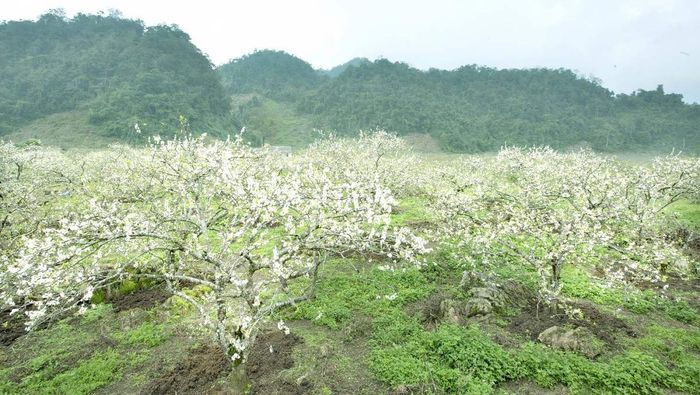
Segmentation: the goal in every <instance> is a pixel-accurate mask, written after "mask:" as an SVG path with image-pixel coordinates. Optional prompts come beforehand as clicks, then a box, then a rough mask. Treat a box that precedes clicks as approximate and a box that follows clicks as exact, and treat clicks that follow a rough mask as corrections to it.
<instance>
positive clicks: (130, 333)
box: [0, 130, 700, 394]
mask: <svg viewBox="0 0 700 395" xmlns="http://www.w3.org/2000/svg"><path fill="white" fill-rule="evenodd" d="M0 149H1V150H2V151H1V153H2V154H1V155H0V161H1V163H0V169H1V170H2V173H1V176H2V178H1V179H0V180H1V183H0V188H1V189H0V204H1V206H0V213H2V219H1V220H2V225H1V226H0V246H1V247H2V248H1V249H0V250H1V251H2V253H1V254H0V284H3V286H2V289H0V300H1V301H2V320H3V331H2V349H1V350H2V353H1V354H0V358H1V359H0V361H2V368H0V392H2V393H28V394H30V393H37V392H49V393H93V392H98V393H175V392H176V391H177V393H204V392H213V393H233V394H235V393H242V392H248V393H254V394H272V393H279V394H288V393H318V394H330V393H367V394H376V393H397V394H399V393H475V394H476V393H479V394H482V393H490V392H496V393H510V392H515V393H523V392H526V393H527V392H530V393H542V392H551V393H566V392H571V393H590V392H604V393H664V392H673V391H675V392H681V393H698V389H700V381H698V380H699V378H700V310H699V309H700V299H698V296H699V295H700V294H699V293H698V291H700V289H699V288H698V270H699V269H700V266H699V263H700V261H698V255H699V254H700V238H699V237H698V231H699V229H700V205H699V204H698V203H697V202H698V199H700V159H698V158H697V157H684V156H679V155H672V156H666V157H658V158H656V159H654V160H653V161H647V162H644V163H641V164H640V163H633V162H629V161H622V160H618V159H615V158H613V157H610V156H604V155H600V154H595V153H592V152H591V151H587V150H577V151H571V152H557V151H554V150H552V149H550V148H531V149H521V148H510V147H509V148H504V149H502V150H501V151H499V152H498V153H497V154H495V155H487V156H484V155H482V156H478V155H476V156H474V155H472V156H467V155H421V154H415V153H413V152H412V151H411V149H410V147H409V146H408V145H407V144H406V143H405V141H404V140H402V139H401V138H398V137H396V136H394V135H391V134H388V133H386V132H383V131H374V132H368V133H362V134H361V135H360V136H359V137H358V138H354V139H344V138H339V137H336V136H333V135H327V136H325V137H324V138H323V139H320V140H319V141H317V142H316V143H314V144H312V145H311V146H310V147H309V148H307V149H305V150H302V151H299V152H296V153H294V154H293V155H291V156H288V155H286V154H281V153H279V152H275V151H269V150H266V149H262V150H261V149H254V148H251V147H250V146H249V145H248V144H246V143H245V142H244V140H243V138H242V136H240V135H238V136H231V137H230V138H229V139H227V140H224V141H214V142H210V141H208V140H207V139H206V138H205V137H194V136H191V135H189V134H187V132H186V131H184V130H183V131H181V133H180V134H179V135H178V136H177V137H176V138H174V139H160V138H154V139H152V140H151V143H150V144H149V145H148V146H146V147H141V148H138V147H136V148H135V147H130V146H126V145H122V146H113V147H111V148H109V149H106V150H99V151H93V152H90V153H87V154H86V153H79V154H71V153H70V152H69V153H62V152H61V151H59V150H55V149H51V148H42V147H38V146H24V147H18V146H15V145H13V144H9V143H3V145H2V146H0ZM24 329H29V330H30V332H29V333H28V334H24Z"/></svg>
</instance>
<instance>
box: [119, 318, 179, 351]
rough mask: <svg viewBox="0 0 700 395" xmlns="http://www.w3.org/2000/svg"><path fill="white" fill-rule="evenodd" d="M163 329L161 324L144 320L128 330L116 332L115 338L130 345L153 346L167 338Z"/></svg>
mask: <svg viewBox="0 0 700 395" xmlns="http://www.w3.org/2000/svg"><path fill="white" fill-rule="evenodd" d="M164 330H165V327H164V326H163V325H162V324H154V323H152V322H144V323H143V324H141V325H139V326H138V327H136V328H134V329H132V330H130V331H127V332H121V333H117V334H116V335H115V338H116V339H117V340H119V341H121V342H123V343H125V344H128V345H131V346H138V345H145V346H147V347H155V346H157V345H159V344H161V343H163V342H164V341H165V340H167V339H168V335H167V334H166V333H165V332H164Z"/></svg>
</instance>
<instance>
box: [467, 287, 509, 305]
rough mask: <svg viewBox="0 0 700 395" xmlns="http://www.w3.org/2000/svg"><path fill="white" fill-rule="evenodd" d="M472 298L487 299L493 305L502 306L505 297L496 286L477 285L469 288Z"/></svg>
mask: <svg viewBox="0 0 700 395" xmlns="http://www.w3.org/2000/svg"><path fill="white" fill-rule="evenodd" d="M471 295H472V298H476V299H484V300H487V301H488V302H489V303H490V304H491V305H492V306H493V307H503V305H504V304H505V298H504V296H503V293H502V292H501V290H499V289H498V288H496V287H478V288H472V289H471Z"/></svg>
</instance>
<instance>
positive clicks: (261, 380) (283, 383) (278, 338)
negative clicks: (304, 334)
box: [245, 331, 311, 395]
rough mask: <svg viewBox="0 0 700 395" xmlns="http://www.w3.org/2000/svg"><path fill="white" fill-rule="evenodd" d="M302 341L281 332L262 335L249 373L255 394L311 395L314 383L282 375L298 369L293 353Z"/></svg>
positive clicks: (252, 356) (254, 352)
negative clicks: (294, 379) (292, 379)
mask: <svg viewBox="0 0 700 395" xmlns="http://www.w3.org/2000/svg"><path fill="white" fill-rule="evenodd" d="M301 342H302V339H301V338H300V337H299V336H297V335H295V334H293V333H290V334H288V335H285V334H284V333H282V332H280V331H272V332H266V333H263V334H261V335H259V336H258V338H257V339H256V340H255V344H254V345H253V348H252V349H251V350H250V354H249V356H248V361H247V362H246V367H245V371H246V374H247V375H248V378H249V379H250V381H251V383H252V387H251V390H252V394H261V395H274V394H279V395H282V394H285V395H287V394H289V395H294V394H307V393H309V392H310V391H311V388H310V386H311V384H310V383H309V382H308V381H306V380H304V381H302V382H300V383H296V382H293V381H289V380H285V379H284V378H282V377H280V374H279V373H280V372H281V371H283V370H286V369H289V368H291V367H292V366H294V359H293V358H292V350H293V349H294V346H295V345H297V344H299V343H301Z"/></svg>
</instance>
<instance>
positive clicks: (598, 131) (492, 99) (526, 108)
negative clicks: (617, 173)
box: [218, 51, 700, 152]
mask: <svg viewBox="0 0 700 395" xmlns="http://www.w3.org/2000/svg"><path fill="white" fill-rule="evenodd" d="M218 71H219V73H220V74H221V76H222V79H223V80H224V84H225V85H226V87H227V89H229V91H230V92H231V93H235V94H240V93H258V94H262V95H266V96H268V97H271V98H274V99H276V100H281V101H284V102H286V103H288V104H290V105H293V106H296V107H297V109H298V113H300V114H302V115H303V116H304V117H313V119H314V126H315V127H319V128H323V129H328V130H335V131H337V132H338V133H340V134H353V133H356V132H357V130H359V129H370V128H375V127H380V128H383V129H386V130H391V131H395V132H397V133H399V134H401V135H410V134H413V133H429V134H430V135H431V136H433V137H435V138H436V139H437V140H438V141H439V142H440V143H441V145H442V147H443V148H444V149H446V150H448V151H460V152H484V151H495V150H497V149H498V148H500V147H501V146H503V145H520V146H523V145H527V146H531V145H550V146H553V147H555V148H567V147H584V148H593V149H596V150H600V151H630V150H642V151H657V152H668V151H670V150H671V149H672V148H677V149H681V150H683V151H684V152H699V151H700V138H698V133H697V132H698V129H697V125H698V124H699V123H700V106H699V105H686V104H684V103H683V102H682V100H681V96H680V95H677V94H666V93H665V92H664V91H663V88H662V87H660V88H659V89H657V90H654V91H644V90H639V91H637V92H635V93H633V94H631V95H624V94H622V95H618V96H615V95H614V93H613V92H611V91H610V90H608V89H605V88H603V87H602V86H600V85H599V84H598V82H597V81H595V80H589V79H586V78H582V77H580V76H578V75H576V74H575V73H574V72H573V71H571V70H566V69H557V70H551V69H528V70H519V69H504V70H498V69H493V68H489V67H481V66H475V65H470V66H463V67H461V68H459V69H456V70H453V71H445V70H436V69H431V70H429V71H427V72H424V71H420V70H418V69H415V68H412V67H409V66H408V65H407V64H405V63H399V62H396V63H392V62H390V61H388V60H385V59H380V60H377V61H374V62H369V61H367V60H364V61H363V60H356V61H354V62H353V61H351V62H348V64H346V65H341V66H339V68H338V69H334V71H333V72H332V73H323V71H322V72H321V74H326V75H329V76H331V78H321V77H319V75H318V73H316V74H315V73H314V70H313V69H312V68H311V66H310V65H309V64H308V63H306V62H304V61H303V60H300V59H298V58H296V57H294V56H292V55H289V54H286V53H283V52H276V51H259V52H256V53H253V54H251V55H248V56H245V57H242V58H240V59H236V60H233V61H232V62H231V63H229V64H226V65H223V66H221V67H219V68H218ZM255 122H257V123H264V122H265V121H264V120H263V119H256V120H255Z"/></svg>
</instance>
